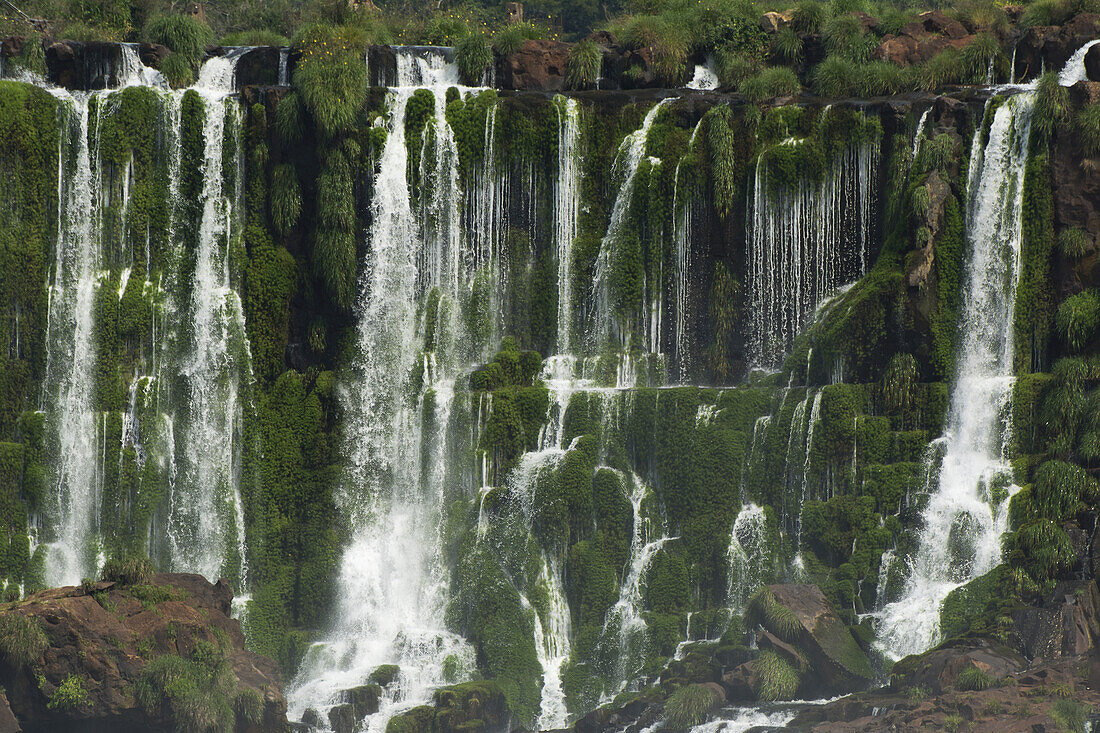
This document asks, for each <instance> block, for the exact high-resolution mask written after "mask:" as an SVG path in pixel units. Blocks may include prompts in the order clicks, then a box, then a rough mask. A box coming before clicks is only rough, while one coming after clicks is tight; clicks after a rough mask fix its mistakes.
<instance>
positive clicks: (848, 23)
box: [825, 15, 876, 63]
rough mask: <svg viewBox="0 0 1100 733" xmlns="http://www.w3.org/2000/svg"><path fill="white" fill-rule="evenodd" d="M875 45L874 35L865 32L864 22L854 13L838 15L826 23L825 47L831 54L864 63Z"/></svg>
mask: <svg viewBox="0 0 1100 733" xmlns="http://www.w3.org/2000/svg"><path fill="white" fill-rule="evenodd" d="M875 46H876V42H875V39H874V37H873V36H868V35H867V34H866V33H864V31H863V24H862V23H860V20H859V18H857V17H856V16H854V15H838V16H836V17H834V18H832V19H831V20H830V21H829V22H828V23H826V24H825V48H826V49H828V51H829V53H830V54H834V55H837V56H843V57H844V58H846V59H848V60H850V61H854V62H856V63H863V62H864V61H866V60H867V59H869V58H870V57H871V52H872V51H874V49H875Z"/></svg>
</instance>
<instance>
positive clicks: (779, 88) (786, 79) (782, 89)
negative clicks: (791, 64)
mask: <svg viewBox="0 0 1100 733" xmlns="http://www.w3.org/2000/svg"><path fill="white" fill-rule="evenodd" d="M738 91H740V92H741V94H743V95H745V98H746V99H749V100H750V101H753V102H760V101H762V100H765V99H771V98H772V97H791V96H794V95H795V94H798V93H799V92H800V91H802V85H801V84H799V83H798V76H797V75H796V74H795V73H794V72H793V71H791V70H790V69H788V68H787V67H786V66H772V67H770V68H767V69H764V70H763V71H761V72H760V73H759V74H757V75H756V76H753V77H750V78H748V79H745V80H744V81H743V82H741V85H740V86H739V87H738Z"/></svg>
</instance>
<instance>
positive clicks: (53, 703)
mask: <svg viewBox="0 0 1100 733" xmlns="http://www.w3.org/2000/svg"><path fill="white" fill-rule="evenodd" d="M92 704H93V703H92V700H91V698H90V697H89V696H88V690H86V689H85V688H84V678H83V677H80V676H79V675H75V674H71V675H69V676H68V677H66V678H65V679H64V680H62V681H61V684H60V685H58V687H57V689H56V690H54V692H53V694H52V695H50V699H49V702H47V703H46V707H47V708H48V709H49V710H62V711H68V710H76V709H77V708H79V707H81V706H82V705H88V706H91V705H92Z"/></svg>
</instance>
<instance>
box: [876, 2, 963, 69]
mask: <svg viewBox="0 0 1100 733" xmlns="http://www.w3.org/2000/svg"><path fill="white" fill-rule="evenodd" d="M972 40H974V36H973V35H971V34H970V33H969V32H968V31H967V30H966V27H965V26H964V25H963V24H962V23H960V22H959V21H957V20H953V19H952V18H948V17H947V16H946V15H944V14H943V13H941V12H939V11H938V10H936V11H931V12H928V13H921V14H920V15H919V16H917V19H916V20H914V21H912V22H911V23H908V24H906V25H905V26H903V27H902V29H901V31H899V32H898V34H897V35H886V36H884V37H883V39H882V43H880V44H879V47H878V49H876V51H875V54H874V55H875V58H878V59H881V60H884V61H890V62H893V63H895V64H897V65H899V66H909V65H912V64H923V63H925V62H926V61H928V60H929V59H931V58H932V57H933V56H935V55H936V54H938V53H939V52H941V51H944V50H946V49H948V48H962V47H964V46H966V45H968V44H969V43H970V42H971V41H972Z"/></svg>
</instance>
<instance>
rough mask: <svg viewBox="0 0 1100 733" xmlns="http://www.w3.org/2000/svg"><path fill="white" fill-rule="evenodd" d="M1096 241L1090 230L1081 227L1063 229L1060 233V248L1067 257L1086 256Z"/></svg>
mask: <svg viewBox="0 0 1100 733" xmlns="http://www.w3.org/2000/svg"><path fill="white" fill-rule="evenodd" d="M1093 244H1094V241H1093V239H1092V237H1090V236H1089V234H1088V232H1085V231H1082V230H1080V229H1072V228H1070V229H1063V230H1062V231H1060V232H1059V233H1058V249H1059V250H1060V251H1061V252H1062V255H1063V256H1065V257H1070V258H1072V259H1076V258H1078V257H1084V256H1085V255H1086V254H1088V252H1089V250H1090V249H1092V247H1093Z"/></svg>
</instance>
